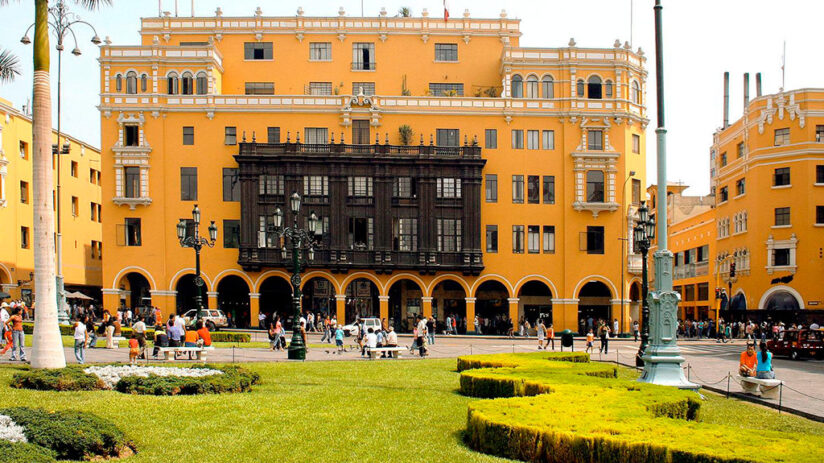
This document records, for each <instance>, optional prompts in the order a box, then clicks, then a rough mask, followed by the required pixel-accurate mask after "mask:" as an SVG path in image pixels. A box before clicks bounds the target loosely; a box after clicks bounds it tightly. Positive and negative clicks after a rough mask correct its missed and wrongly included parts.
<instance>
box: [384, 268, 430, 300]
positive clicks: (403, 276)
mask: <svg viewBox="0 0 824 463" xmlns="http://www.w3.org/2000/svg"><path fill="white" fill-rule="evenodd" d="M403 279H407V280H412V281H414V282H415V284H417V285H418V286H419V287H420V288H421V291H423V292H424V294H423V295H424V296H427V294H426V291H427V290H428V289H429V287H428V286H427V285H426V283H424V282H423V280H422V279H421V278H420V277H419V276H417V275H415V274H413V273H398V274H395V275H392V278H390V279H389V280H387V281H386V285H384V287H385V288H386V292H387V293H388V292H389V288H391V287H392V285H393V284H395V282H397V281H398V280H403Z"/></svg>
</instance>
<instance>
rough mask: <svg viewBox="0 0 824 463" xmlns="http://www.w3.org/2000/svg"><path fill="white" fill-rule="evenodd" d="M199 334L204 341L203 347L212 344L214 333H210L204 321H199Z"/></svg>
mask: <svg viewBox="0 0 824 463" xmlns="http://www.w3.org/2000/svg"><path fill="white" fill-rule="evenodd" d="M197 335H198V337H199V338H200V339H201V340H202V341H203V347H209V346H211V345H212V334H211V333H209V328H206V327H205V326H203V321H202V320H201V321H199V322H197Z"/></svg>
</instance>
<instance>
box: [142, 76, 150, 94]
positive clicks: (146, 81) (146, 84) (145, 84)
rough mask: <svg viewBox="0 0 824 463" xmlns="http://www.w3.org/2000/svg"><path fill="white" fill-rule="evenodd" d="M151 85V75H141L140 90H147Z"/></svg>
mask: <svg viewBox="0 0 824 463" xmlns="http://www.w3.org/2000/svg"><path fill="white" fill-rule="evenodd" d="M148 87H149V76H147V75H146V74H143V75H141V76H140V91H141V92H145V91H146V90H147V89H148Z"/></svg>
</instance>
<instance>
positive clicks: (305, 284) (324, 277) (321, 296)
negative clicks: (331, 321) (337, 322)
mask: <svg viewBox="0 0 824 463" xmlns="http://www.w3.org/2000/svg"><path fill="white" fill-rule="evenodd" d="M322 282H325V283H326V284H325V285H324V284H322ZM300 289H301V291H300V297H301V301H300V306H301V308H302V309H303V310H304V311H305V312H312V313H313V314H315V315H317V316H318V317H321V318H322V317H323V316H326V315H329V316H332V315H334V314H335V310H336V305H335V304H336V297H335V296H337V295H338V294H340V293H339V292H338V282H337V281H335V279H334V278H332V276H331V275H329V274H328V273H326V272H323V271H316V272H310V273H308V274H306V275H304V276H303V278H302V279H301V282H300Z"/></svg>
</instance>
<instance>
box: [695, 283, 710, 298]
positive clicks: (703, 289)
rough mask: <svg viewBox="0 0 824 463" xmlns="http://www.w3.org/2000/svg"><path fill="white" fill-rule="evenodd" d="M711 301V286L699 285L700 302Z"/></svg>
mask: <svg viewBox="0 0 824 463" xmlns="http://www.w3.org/2000/svg"><path fill="white" fill-rule="evenodd" d="M709 299H710V284H709V283H698V300H699V301H708V300H709Z"/></svg>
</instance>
